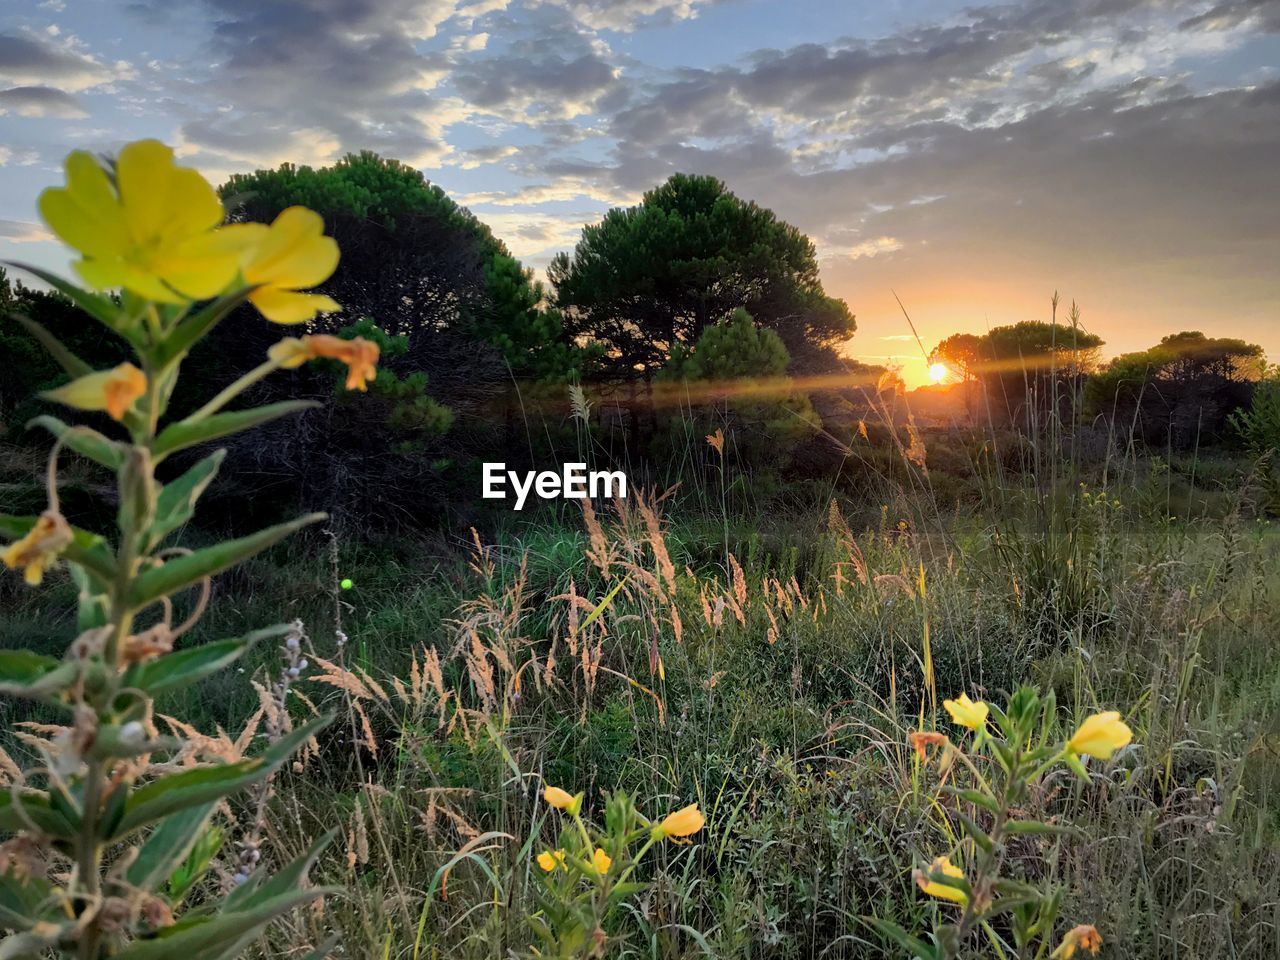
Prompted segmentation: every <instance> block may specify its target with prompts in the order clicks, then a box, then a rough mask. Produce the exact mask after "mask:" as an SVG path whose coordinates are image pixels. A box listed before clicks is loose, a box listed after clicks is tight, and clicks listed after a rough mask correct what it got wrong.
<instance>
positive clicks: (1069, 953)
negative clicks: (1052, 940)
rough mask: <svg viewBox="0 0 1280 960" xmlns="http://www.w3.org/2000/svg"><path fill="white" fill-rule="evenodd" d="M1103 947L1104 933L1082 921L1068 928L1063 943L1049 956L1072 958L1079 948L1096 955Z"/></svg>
mask: <svg viewBox="0 0 1280 960" xmlns="http://www.w3.org/2000/svg"><path fill="white" fill-rule="evenodd" d="M1101 947H1102V934H1100V933H1098V928H1097V927H1094V926H1091V925H1090V924H1087V923H1082V924H1080V925H1079V926H1078V927H1072V928H1071V929H1070V930H1068V931H1067V935H1066V936H1065V937H1063V938H1062V943H1061V944H1059V945H1058V949H1057V950H1055V951H1053V953H1051V954H1049V956H1050V958H1051V960H1071V958H1072V957H1074V956H1075V955H1076V951H1077V950H1088V951H1089V952H1090V953H1091V954H1093V955H1094V956H1095V957H1096V956H1097V955H1098V950H1099V949H1100V948H1101Z"/></svg>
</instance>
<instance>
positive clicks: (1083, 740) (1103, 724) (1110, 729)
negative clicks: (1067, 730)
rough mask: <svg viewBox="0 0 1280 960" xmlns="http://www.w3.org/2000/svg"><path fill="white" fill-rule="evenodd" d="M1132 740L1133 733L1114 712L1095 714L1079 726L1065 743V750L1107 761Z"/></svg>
mask: <svg viewBox="0 0 1280 960" xmlns="http://www.w3.org/2000/svg"><path fill="white" fill-rule="evenodd" d="M1132 739H1133V731H1132V730H1130V729H1129V725H1128V724H1126V723H1125V722H1124V721H1123V720H1121V719H1120V714H1119V713H1118V712H1117V711H1115V710H1107V711H1105V712H1103V713H1095V714H1094V715H1093V716H1091V717H1089V718H1088V719H1087V720H1085V722H1084V723H1082V724H1080V729H1079V730H1077V731H1076V732H1075V736H1073V737H1072V738H1071V739H1070V740H1069V741H1067V750H1069V751H1070V752H1071V753H1074V754H1081V753H1083V754H1087V755H1088V756H1091V757H1097V758H1098V759H1099V760H1109V759H1111V755H1112V754H1113V753H1115V752H1116V751H1117V750H1119V749H1120V748H1121V747H1123V746H1127V745H1128V743H1129V741H1130V740H1132Z"/></svg>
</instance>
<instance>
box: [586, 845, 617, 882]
mask: <svg viewBox="0 0 1280 960" xmlns="http://www.w3.org/2000/svg"><path fill="white" fill-rule="evenodd" d="M591 866H592V868H593V869H594V870H595V872H596V873H598V874H600V876H604V875H605V874H606V873H608V872H609V868H610V867H611V866H613V858H612V857H610V856H609V855H608V854H607V853H605V852H604V850H602V849H601V848H600V847H596V852H595V854H594V855H593V856H592V857H591Z"/></svg>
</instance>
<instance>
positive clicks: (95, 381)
mask: <svg viewBox="0 0 1280 960" xmlns="http://www.w3.org/2000/svg"><path fill="white" fill-rule="evenodd" d="M146 392H147V378H146V375H145V374H144V373H143V372H142V371H141V370H139V369H138V368H137V367H135V366H134V365H133V364H131V363H122V364H120V366H118V367H116V368H114V369H112V370H100V371H98V372H97V373H90V374H86V375H85V376H83V377H77V378H76V379H75V380H72V381H71V382H70V383H68V384H67V385H66V386H64V387H59V388H58V389H57V390H50V391H49V392H48V393H46V394H45V396H46V397H48V398H49V399H50V400H56V401H58V402H59V403H65V404H66V405H67V406H69V407H75V408H76V409H77V410H105V411H106V412H107V413H108V414H110V415H111V416H112V417H113V418H115V419H116V420H122V419H123V418H124V415H125V414H126V413H128V412H129V408H130V407H132V406H133V404H134V401H135V400H137V399H138V398H139V397H140V396H142V395H143V394H144V393H146Z"/></svg>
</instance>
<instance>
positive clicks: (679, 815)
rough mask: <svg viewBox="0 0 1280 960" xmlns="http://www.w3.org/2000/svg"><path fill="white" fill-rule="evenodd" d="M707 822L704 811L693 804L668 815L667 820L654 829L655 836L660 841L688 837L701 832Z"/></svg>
mask: <svg viewBox="0 0 1280 960" xmlns="http://www.w3.org/2000/svg"><path fill="white" fill-rule="evenodd" d="M706 822H707V821H706V818H705V817H703V815H702V811H701V810H699V809H698V805H697V804H696V803H691V804H689V805H688V806H687V807H684V808H683V809H680V810H677V811H676V812H675V813H670V814H667V816H666V818H665V819H663V821H662V822H661V823H659V824H658V825H657V826H656V827H654V835H655V836H657V837H658V838H659V839H661V838H662V837H687V836H690V835H691V834H694V833H697V832H698V831H699V830H701V829H702V826H703V824H705V823H706Z"/></svg>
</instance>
